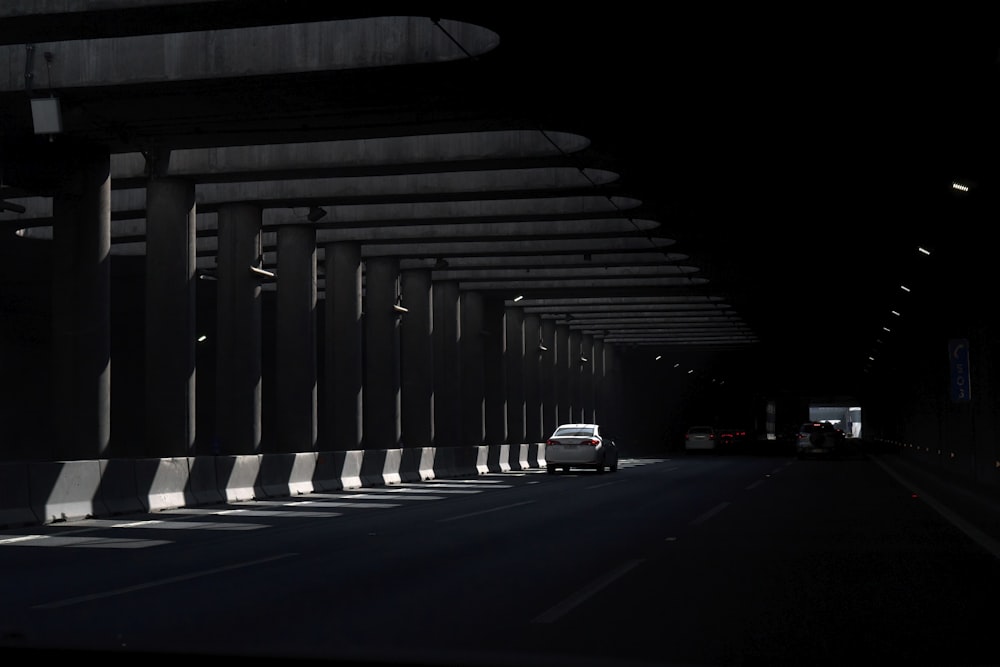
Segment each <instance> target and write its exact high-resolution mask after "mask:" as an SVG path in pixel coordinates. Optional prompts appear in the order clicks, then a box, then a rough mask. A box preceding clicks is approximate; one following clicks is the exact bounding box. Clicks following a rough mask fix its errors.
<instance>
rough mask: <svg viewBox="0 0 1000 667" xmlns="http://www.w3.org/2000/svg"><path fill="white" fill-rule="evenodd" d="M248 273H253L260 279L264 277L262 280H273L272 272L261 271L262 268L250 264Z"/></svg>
mask: <svg viewBox="0 0 1000 667" xmlns="http://www.w3.org/2000/svg"><path fill="white" fill-rule="evenodd" d="M250 271H251V272H252V273H255V274H257V275H258V276H261V277H264V278H274V272H273V271H268V270H267V269H262V268H259V267H256V266H254V265H252V264H251V265H250Z"/></svg>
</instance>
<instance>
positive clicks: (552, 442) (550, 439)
mask: <svg viewBox="0 0 1000 667" xmlns="http://www.w3.org/2000/svg"><path fill="white" fill-rule="evenodd" d="M545 444H546V445H558V444H559V441H558V440H553V439H552V438H549V439H548V440H546V441H545Z"/></svg>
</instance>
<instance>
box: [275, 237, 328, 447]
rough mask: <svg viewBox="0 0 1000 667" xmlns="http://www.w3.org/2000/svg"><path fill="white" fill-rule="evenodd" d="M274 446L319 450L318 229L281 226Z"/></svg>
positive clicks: (276, 329)
mask: <svg viewBox="0 0 1000 667" xmlns="http://www.w3.org/2000/svg"><path fill="white" fill-rule="evenodd" d="M277 288H278V292H277V306H276V317H275V344H276V345H275V360H276V364H275V376H274V382H275V393H276V396H275V400H276V404H277V408H278V409H277V414H276V415H275V417H276V419H277V422H278V424H277V426H278V428H277V429H276V438H277V441H276V443H275V449H276V451H279V452H310V451H315V450H316V447H317V444H318V441H317V369H316V363H317V353H316V303H317V287H316V229H315V228H314V227H311V226H308V225H289V226H286V227H281V229H279V230H278V266H277Z"/></svg>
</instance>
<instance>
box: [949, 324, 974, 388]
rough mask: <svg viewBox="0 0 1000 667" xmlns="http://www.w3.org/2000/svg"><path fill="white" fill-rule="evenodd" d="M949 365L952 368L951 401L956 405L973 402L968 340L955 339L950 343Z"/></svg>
mask: <svg viewBox="0 0 1000 667" xmlns="http://www.w3.org/2000/svg"><path fill="white" fill-rule="evenodd" d="M948 363H949V365H950V366H951V400H952V401H955V402H956V403H962V402H965V401H971V400H972V381H971V377H970V373H969V341H968V339H966V338H955V339H953V340H950V341H948Z"/></svg>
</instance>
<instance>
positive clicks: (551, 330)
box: [540, 319, 559, 438]
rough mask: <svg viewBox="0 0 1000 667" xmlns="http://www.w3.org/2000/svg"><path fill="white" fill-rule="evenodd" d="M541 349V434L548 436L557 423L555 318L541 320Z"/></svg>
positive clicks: (544, 436)
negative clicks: (542, 348)
mask: <svg viewBox="0 0 1000 667" xmlns="http://www.w3.org/2000/svg"><path fill="white" fill-rule="evenodd" d="M542 347H544V348H546V349H545V350H544V351H542V354H541V358H540V363H541V366H540V371H541V386H542V389H541V393H542V435H543V438H548V437H549V436H550V435H552V432H553V431H555V430H556V426H558V425H559V392H558V388H557V382H556V366H557V362H558V360H559V348H558V341H557V340H556V323H555V320H550V319H543V320H542Z"/></svg>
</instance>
